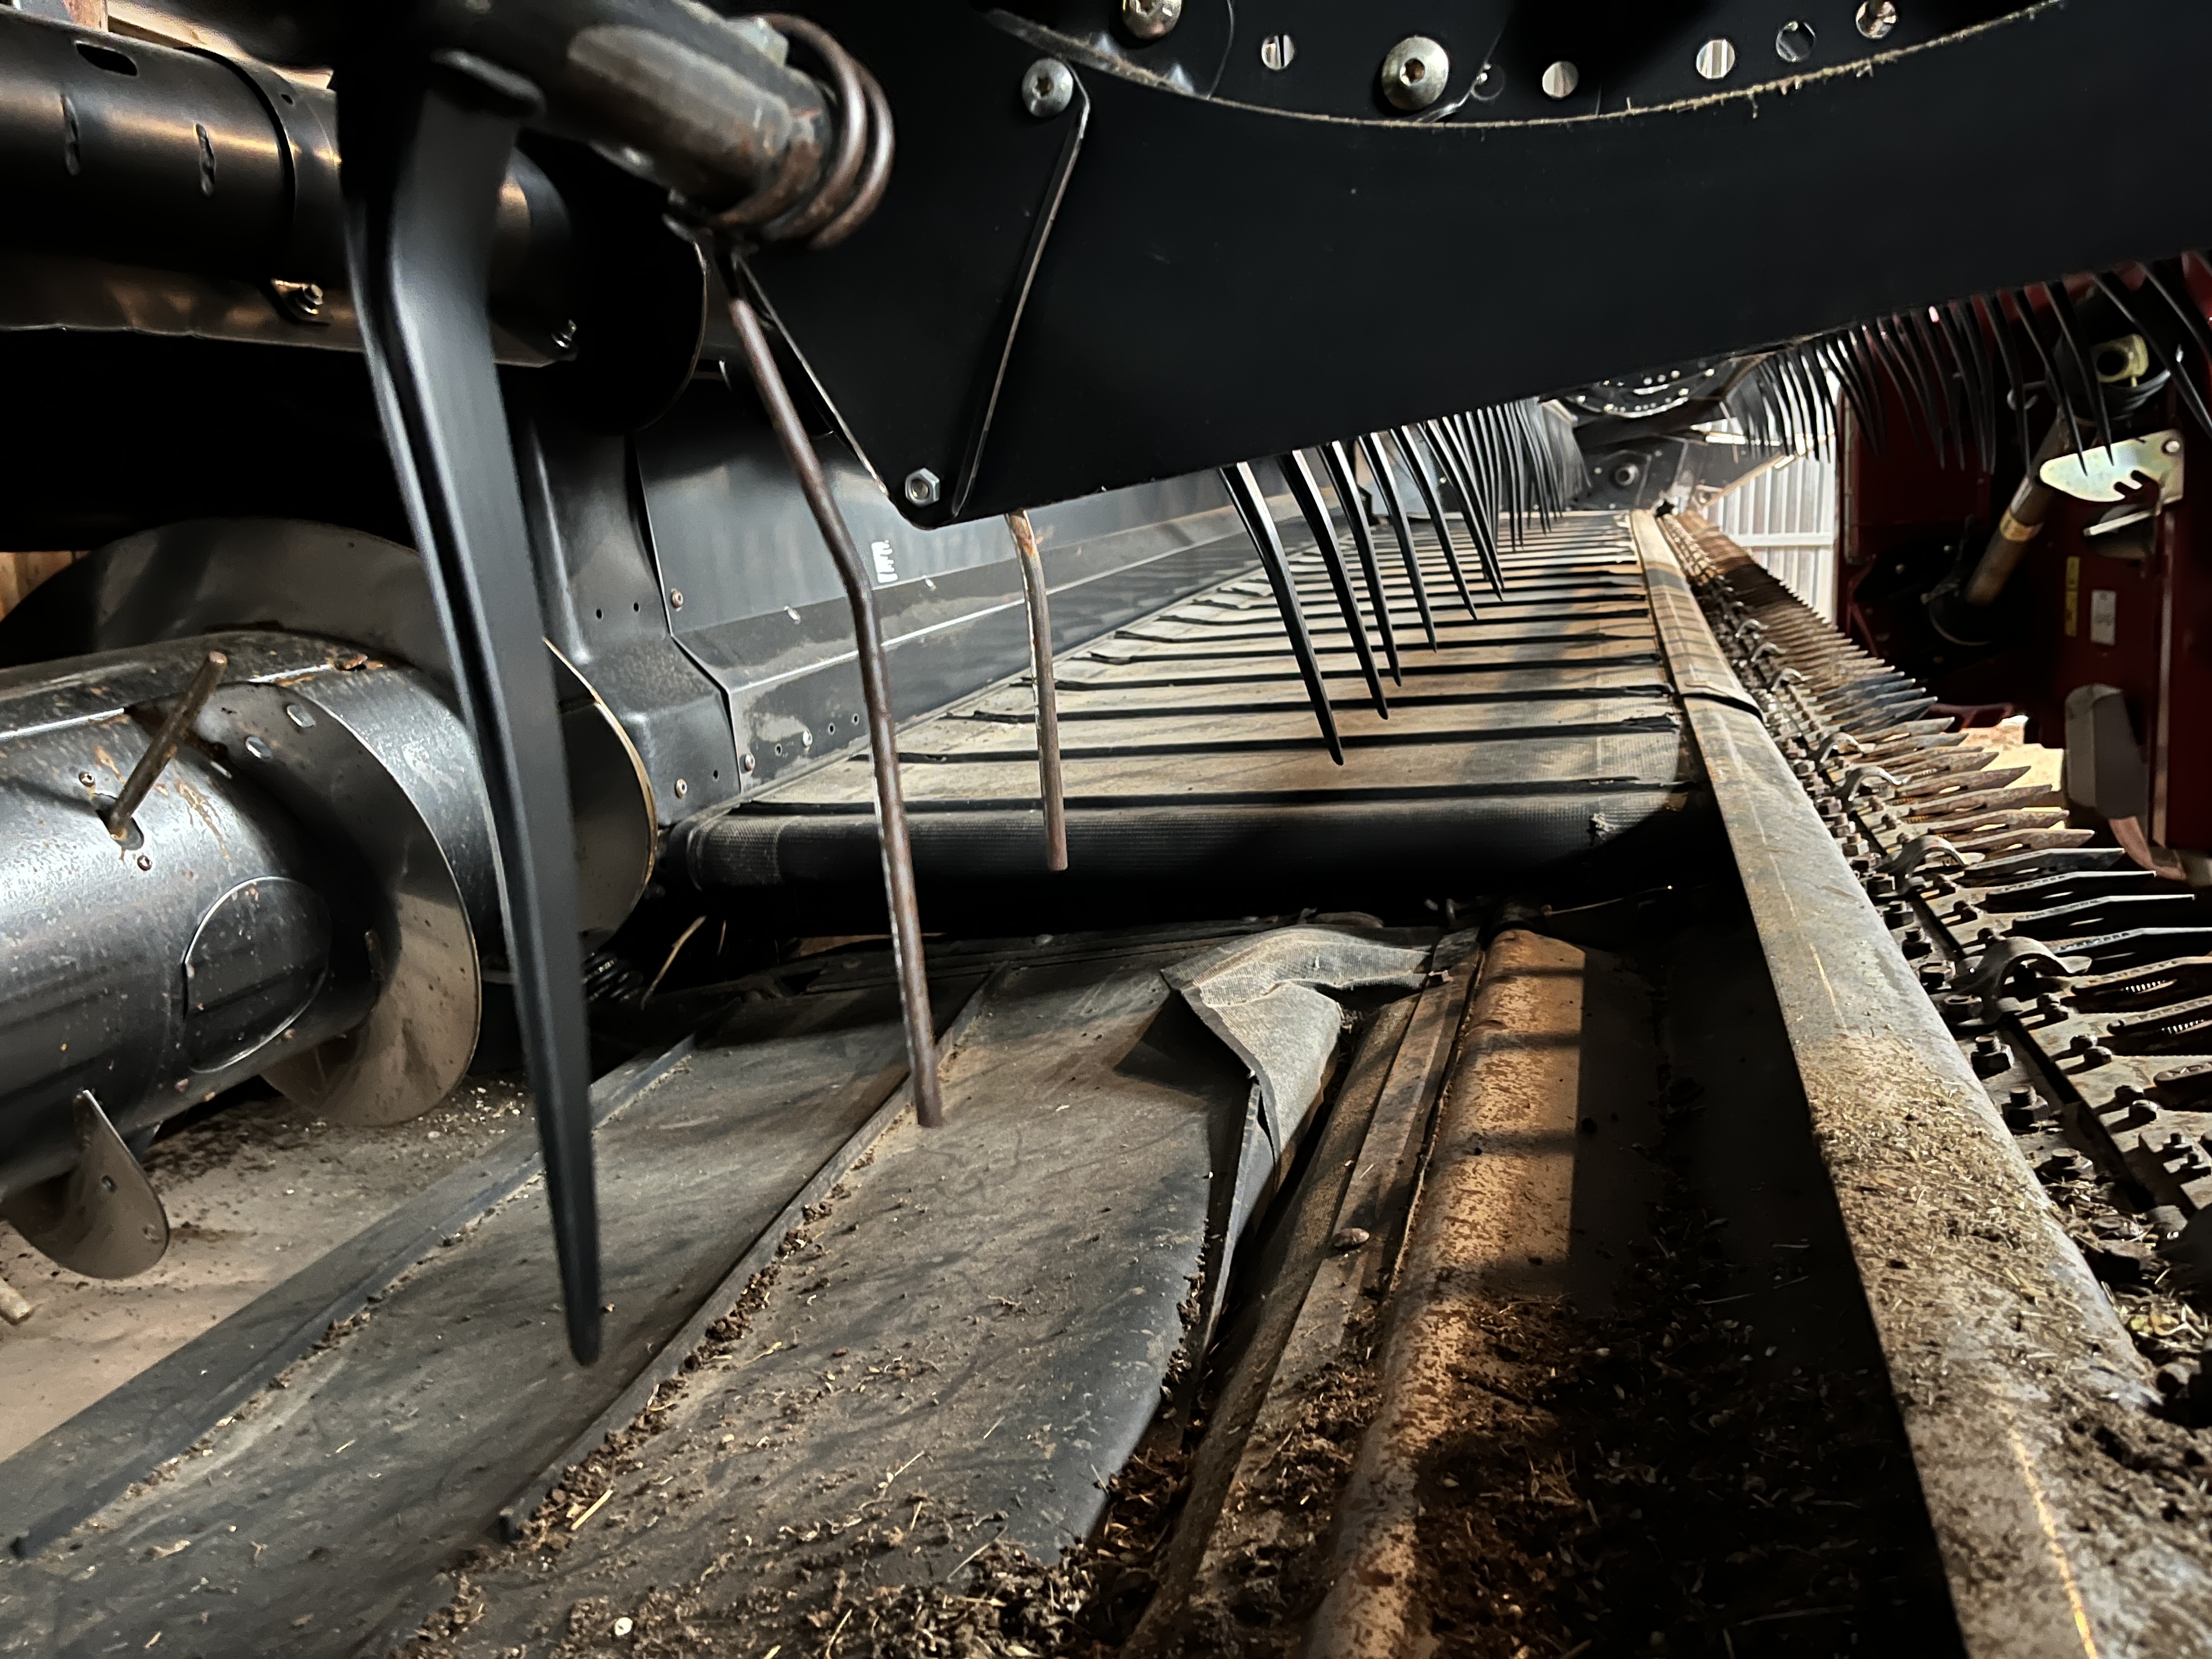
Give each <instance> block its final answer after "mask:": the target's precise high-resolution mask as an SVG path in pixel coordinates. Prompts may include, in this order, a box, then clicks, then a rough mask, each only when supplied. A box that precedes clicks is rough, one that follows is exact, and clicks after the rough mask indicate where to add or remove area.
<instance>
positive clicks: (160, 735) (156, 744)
mask: <svg viewBox="0 0 2212 1659" xmlns="http://www.w3.org/2000/svg"><path fill="white" fill-rule="evenodd" d="M229 666H230V659H229V658H228V657H226V656H225V655H223V653H222V652H220V651H210V652H209V653H207V660H206V661H205V662H203V663H202V664H201V665H200V666H199V672H197V674H194V675H193V676H192V683H191V684H190V685H188V686H186V687H185V695H184V696H181V697H179V698H178V699H177V705H176V707H175V708H172V709H171V710H169V717H168V719H167V720H163V721H162V722H161V730H160V731H158V732H155V734H154V741H153V742H152V743H150V744H147V745H146V752H145V753H144V754H143V755H141V756H139V757H138V764H137V765H136V766H134V767H132V768H131V776H130V778H129V780H128V781H125V784H124V786H123V793H121V794H119V795H118V796H117V797H116V798H115V799H113V800H112V801H111V802H110V803H109V804H108V806H107V809H106V811H103V812H102V813H101V814H100V822H101V823H104V824H106V826H107V833H108V834H109V835H111V836H114V837H115V839H116V840H117V841H118V842H127V841H129V840H130V839H131V818H132V817H133V816H134V815H135V814H136V813H137V811H138V808H139V807H140V806H141V805H143V804H144V802H145V799H146V797H147V795H148V793H150V792H151V791H152V789H153V787H154V786H155V784H157V783H159V782H160V781H161V774H162V772H163V771H165V770H166V769H167V767H168V764H169V763H170V762H171V761H173V760H174V759H175V758H176V757H177V750H178V747H179V745H180V744H183V742H184V740H185V732H187V731H189V730H190V729H191V723H192V722H193V721H194V720H197V719H198V718H199V713H200V710H201V709H203V708H206V707H207V700H208V699H209V698H210V697H211V696H214V695H215V689H216V686H218V685H220V684H222V671H223V670H224V669H226V668H228V667H229Z"/></svg>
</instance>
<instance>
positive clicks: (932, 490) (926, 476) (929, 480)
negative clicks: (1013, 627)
mask: <svg viewBox="0 0 2212 1659" xmlns="http://www.w3.org/2000/svg"><path fill="white" fill-rule="evenodd" d="M1063 67H1064V66H1063ZM900 488H902V489H904V490H905V491H906V498H907V500H908V501H911V502H912V503H913V504H914V505H915V506H916V507H934V506H936V505H937V498H938V496H939V495H940V494H942V493H943V491H944V488H945V486H944V484H943V483H942V482H941V481H940V480H939V478H938V476H937V475H936V474H935V473H934V472H932V471H930V470H929V469H928V468H927V467H926V466H918V467H916V468H915V470H914V471H911V472H909V473H908V474H907V475H906V482H905V483H903V484H902V485H901V486H900Z"/></svg>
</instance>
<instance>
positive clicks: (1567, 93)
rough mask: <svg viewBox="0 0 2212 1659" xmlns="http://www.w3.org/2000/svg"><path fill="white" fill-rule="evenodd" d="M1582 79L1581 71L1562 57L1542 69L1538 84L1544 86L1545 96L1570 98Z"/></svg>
mask: <svg viewBox="0 0 2212 1659" xmlns="http://www.w3.org/2000/svg"><path fill="white" fill-rule="evenodd" d="M1582 81H1583V72H1582V71H1581V70H1578V69H1577V68H1576V67H1575V66H1574V65H1573V64H1570V63H1569V62H1568V61H1567V60H1566V59H1565V58H1561V59H1559V62H1558V63H1556V64H1553V65H1552V66H1551V67H1550V68H1549V69H1547V70H1545V71H1544V74H1543V78H1542V79H1541V81H1540V82H1538V84H1539V85H1541V87H1542V88H1544V96H1545V97H1547V98H1571V97H1573V96H1574V95H1575V88H1577V87H1578V86H1580V85H1581V84H1582Z"/></svg>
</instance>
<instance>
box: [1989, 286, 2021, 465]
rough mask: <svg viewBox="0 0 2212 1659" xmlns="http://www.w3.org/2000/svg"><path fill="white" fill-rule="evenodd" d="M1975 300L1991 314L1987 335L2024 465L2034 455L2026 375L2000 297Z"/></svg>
mask: <svg viewBox="0 0 2212 1659" xmlns="http://www.w3.org/2000/svg"><path fill="white" fill-rule="evenodd" d="M1974 303H1975V304H1976V305H1978V306H1982V307H1986V308H1987V309H1988V311H1989V313H1990V337H1991V338H1992V339H1993V340H1995V341H1996V349H1997V363H1998V365H1999V367H2001V368H2002V369H2003V370H2004V378H2005V397H2006V398H2007V399H2008V401H2009V402H2010V403H2011V404H2012V417H2013V428H2014V435H2015V437H2016V438H2017V439H2018V440H2019V442H2020V458H2021V465H2023V466H2025V465H2027V463H2028V462H2029V461H2031V460H2033V459H2034V458H2035V440H2034V439H2033V437H2031V436H2030V435H2029V429H2028V424H2027V375H2026V374H2022V373H2021V367H2020V354H2019V353H2018V352H2017V351H2015V350H2014V349H2013V341H2012V325H2011V323H2009V322H2008V321H2007V320H2006V318H2005V310H2004V301H2003V299H2002V296H2000V295H1995V294H1992V295H1989V296H1988V297H1987V298H1986V299H1984V298H1979V297H1977V299H1976V300H1975V301H1974Z"/></svg>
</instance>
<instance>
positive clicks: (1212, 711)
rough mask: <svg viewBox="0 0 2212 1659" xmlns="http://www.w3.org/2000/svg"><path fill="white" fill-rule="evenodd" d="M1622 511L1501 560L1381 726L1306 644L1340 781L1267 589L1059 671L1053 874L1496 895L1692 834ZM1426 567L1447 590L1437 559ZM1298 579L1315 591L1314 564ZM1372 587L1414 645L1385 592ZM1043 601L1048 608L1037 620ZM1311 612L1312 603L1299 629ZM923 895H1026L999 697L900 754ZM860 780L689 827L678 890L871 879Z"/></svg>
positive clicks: (1342, 667) (1348, 674)
mask: <svg viewBox="0 0 2212 1659" xmlns="http://www.w3.org/2000/svg"><path fill="white" fill-rule="evenodd" d="M1625 525H1626V520H1624V519H1622V518H1621V517H1620V516H1619V515H1616V514H1598V513H1585V514H1574V515H1569V516H1567V517H1565V518H1563V519H1561V520H1558V521H1557V522H1555V524H1554V526H1553V528H1552V529H1551V530H1550V531H1547V532H1532V534H1531V535H1530V537H1529V538H1528V541H1527V543H1526V544H1524V546H1523V547H1522V550H1519V551H1518V552H1516V553H1509V554H1508V555H1507V557H1506V565H1507V568H1508V573H1509V576H1510V584H1509V586H1508V590H1507V598H1506V599H1504V601H1498V602H1492V603H1486V604H1485V605H1483V606H1482V608H1481V615H1480V619H1479V620H1476V621H1472V622H1470V621H1468V620H1467V619H1465V617H1463V616H1462V617H1455V618H1452V619H1448V620H1445V621H1443V622H1440V623H1439V624H1438V632H1439V635H1440V636H1441V641H1442V644H1441V648H1440V649H1438V650H1437V651H1435V652H1429V651H1426V650H1423V649H1419V648H1416V649H1413V650H1412V651H1409V652H1408V653H1407V664H1406V688H1405V690H1402V691H1401V692H1399V693H1397V694H1396V696H1395V702H1396V705H1397V706H1396V708H1394V710H1393V712H1392V716H1391V718H1390V719H1389V720H1388V721H1387V722H1386V721H1384V720H1381V719H1380V718H1379V717H1378V716H1377V715H1376V714H1375V713H1374V712H1373V711H1372V710H1371V709H1370V708H1366V707H1364V705H1362V704H1360V703H1359V702H1357V701H1356V699H1358V696H1359V687H1360V685H1361V684H1362V682H1361V678H1360V674H1359V670H1358V665H1356V663H1355V662H1354V661H1353V659H1352V653H1351V651H1350V650H1349V648H1348V645H1349V641H1348V636H1347V635H1346V631H1345V624H1344V623H1343V621H1342V619H1341V617H1337V618H1335V619H1334V620H1333V621H1329V622H1317V623H1316V625H1315V628H1314V633H1315V636H1316V646H1317V647H1318V649H1319V651H1320V653H1321V660H1322V671H1323V675H1324V678H1325V680H1326V681H1327V683H1328V684H1329V685H1330V686H1331V688H1332V691H1333V692H1334V693H1339V694H1340V695H1341V696H1342V697H1343V699H1344V702H1343V704H1342V706H1341V707H1340V708H1339V710H1338V719H1339V721H1340V728H1341V731H1342V732H1343V742H1344V745H1345V749H1346V765H1345V766H1343V767H1342V768H1338V767H1336V766H1334V765H1333V764H1331V763H1330V761H1329V758H1328V754H1327V753H1326V752H1325V750H1323V749H1322V746H1321V745H1320V744H1319V743H1318V742H1317V741H1316V738H1315V737H1314V734H1313V721H1312V717H1311V715H1310V714H1309V713H1308V712H1307V710H1306V706H1305V702H1304V690H1303V687H1302V684H1301V683H1300V681H1299V678H1298V675H1297V667H1296V665H1295V664H1294V663H1293V662H1292V660H1291V653H1290V651H1289V649H1288V646H1287V641H1286V639H1285V635H1284V632H1283V628H1282V623H1281V621H1280V618H1279V615H1278V614H1277V612H1276V610H1275V607H1274V605H1273V600H1272V599H1271V598H1270V596H1269V594H1268V592H1267V588H1266V585H1265V583H1264V582H1263V581H1262V580H1261V579H1260V578H1259V577H1257V576H1252V575H1245V576H1240V577H1238V578H1237V579H1236V580H1231V581H1229V582H1226V583H1225V584H1222V585H1221V586H1217V587H1215V588H1213V589H1212V590H1210V591H1208V592H1205V593H1203V594H1200V595H1199V596H1197V597H1195V598H1194V599H1190V600H1188V601H1186V602H1185V603H1183V604H1182V605H1176V606H1174V607H1172V608H1170V610H1168V611H1164V612H1162V613H1161V614H1159V615H1158V616H1156V617H1151V618H1148V619H1146V620H1145V621H1143V622H1141V623H1135V624H1133V625H1131V626H1128V627H1126V628H1123V629H1119V630H1117V631H1115V633H1113V634H1110V635H1107V636H1105V637H1103V638H1102V639H1098V640H1097V641H1094V642H1093V643H1091V645H1089V646H1087V647H1084V648H1083V649H1080V650H1078V651H1075V652H1073V653H1070V654H1068V655H1067V656H1065V657H1063V658H1062V659H1060V662H1059V663H1058V665H1057V666H1056V677H1057V679H1058V682H1059V686H1060V719H1061V721H1062V736H1061V744H1062V746H1061V755H1062V761H1063V767H1064V770H1065V775H1066V790H1067V807H1068V836H1069V848H1070V851H1069V870H1068V872H1067V875H1066V877H1064V878H1054V879H1060V880H1066V879H1071V878H1075V879H1098V880H1110V879H1117V878H1132V877H1139V876H1148V877H1155V878H1158V877H1174V878H1204V877H1206V876H1208V875H1209V874H1234V875H1237V876H1239V877H1243V876H1249V875H1251V874H1253V873H1255V872H1289V871H1297V872H1326V871H1328V870H1331V869H1342V868H1344V867H1346V865H1347V864H1348V863H1352V862H1354V861H1358V862H1364V863H1365V864H1366V865H1367V866H1369V867H1370V868H1373V867H1379V866H1383V864H1384V862H1385V861H1401V860H1402V861H1415V862H1428V863H1432V864H1442V863H1443V862H1445V861H1447V860H1451V861H1457V862H1458V863H1459V864H1460V865H1461V866H1462V867H1466V866H1468V865H1469V864H1473V865H1474V866H1475V867H1477V868H1479V869H1480V872H1481V878H1482V879H1485V880H1488V879H1493V878H1498V879H1503V878H1511V877H1516V876H1520V875H1525V874H1528V873H1529V872H1533V871H1534V870H1536V869H1539V868H1541V867H1544V866H1548V865H1553V864H1555V863H1557V862H1559V861H1560V860H1568V859H1571V858H1574V857H1577V856H1578V855H1581V854H1588V853H1589V852H1590V851H1591V850H1592V849H1593V848H1599V847H1601V846H1604V845H1607V844H1608V843H1610V842H1613V841H1614V840H1616V839H1618V838H1619V837H1620V836H1623V835H1625V834H1626V833H1628V832H1630V831H1631V830H1638V829H1641V830H1643V831H1644V834H1645V838H1646V839H1647V840H1650V841H1652V842H1658V843H1662V844H1663V845H1673V844H1675V843H1676V841H1677V838H1678V836H1694V835H1697V834H1699V829H1700V826H1702V824H1703V823H1704V819H1703V817H1702V816H1701V814H1700V813H1699V811H1697V810H1696V809H1697V808H1698V807H1699V805H1700V802H1701V799H1702V785H1701V782H1700V780H1699V774H1698V770H1697V764H1696V759H1695V755H1694V751H1693V750H1692V749H1691V748H1690V746H1689V744H1688V743H1687V741H1686V731H1685V728H1684V726H1683V721H1682V716H1681V709H1680V703H1679V702H1678V701H1677V700H1676V698H1675V696H1674V693H1673V692H1672V691H1671V690H1669V689H1668V684H1667V678H1666V672H1665V667H1664V665H1663V663H1662V659H1661V657H1660V653H1659V650H1658V644H1657V640H1656V636H1655V635H1654V632H1653V628H1652V621H1651V610H1650V598H1649V595H1648V593H1647V592H1646V591H1645V589H1644V584H1643V581H1642V579H1641V577H1640V575H1639V574H1638V570H1637V567H1636V564H1635V559H1634V552H1633V548H1632V544H1631V543H1630V541H1629V539H1628V537H1627V532H1626V528H1625ZM1419 533H1420V535H1421V538H1422V539H1421V543H1420V545H1421V547H1422V549H1423V557H1424V559H1425V561H1426V562H1427V568H1432V569H1433V570H1434V572H1435V580H1437V581H1442V580H1444V577H1443V569H1442V561H1441V557H1440V555H1439V553H1438V550H1437V546H1436V544H1435V542H1434V541H1433V539H1432V538H1430V536H1429V533H1428V532H1426V531H1423V532H1419ZM1293 566H1294V572H1295V574H1296V576H1297V580H1298V581H1299V582H1300V583H1301V584H1302V585H1304V586H1308V587H1310V589H1311V590H1312V591H1313V593H1314V597H1315V598H1316V599H1321V598H1322V593H1323V591H1324V589H1325V586H1326V579H1325V577H1324V576H1323V574H1322V570H1321V568H1320V566H1319V563H1318V561H1317V560H1316V559H1314V558H1313V557H1312V556H1310V554H1307V555H1303V556H1294V560H1293ZM1384 588H1385V592H1386V596H1387V599H1388V603H1389V606H1390V608H1391V611H1392V612H1393V616H1394V619H1402V625H1403V626H1404V627H1405V628H1406V629H1407V631H1408V633H1411V632H1413V628H1414V623H1413V616H1412V609H1413V598H1412V591H1411V588H1410V586H1408V584H1407V581H1406V580H1405V579H1404V577H1403V575H1402V574H1399V575H1397V576H1395V577H1392V578H1389V579H1387V580H1385V583H1384ZM1057 603H1058V601H1057V599H1055V604H1057ZM1325 614H1326V611H1325V609H1324V607H1323V606H1322V605H1316V607H1315V615H1316V617H1322V616H1323V615H1325ZM901 754H902V758H903V760H904V762H905V765H906V790H907V799H908V811H909V813H910V815H911V823H912V828H913V835H914V842H915V860H916V866H917V868H918V869H919V870H920V872H921V874H922V876H923V878H924V879H925V880H928V879H930V878H945V879H963V880H980V879H999V878H1004V879H1009V880H1012V879H1024V878H1036V879H1042V878H1043V872H1042V864H1041V861H1040V860H1039V859H1038V858H1037V856H1036V847H1037V845H1038V842H1037V836H1038V835H1039V833H1040V829H1039V826H1040V824H1041V822H1042V815H1041V810H1040V807H1039V805H1038V802H1037V799H1036V726H1035V720H1034V708H1033V703H1032V702H1031V700H1030V696H1029V694H1028V692H1027V691H1026V690H1025V689H1024V688H1021V687H1018V686H1013V685H1009V686H1005V687H1000V688H998V689H995V690H992V691H989V692H987V693H986V694H985V695H983V696H981V697H977V698H974V699H971V700H969V702H964V703H963V704H961V705H959V706H957V708H954V709H952V710H951V711H949V712H947V713H946V714H944V715H942V716H940V717H939V718H937V719H935V720H928V721H925V722H922V723H921V724H919V725H917V726H914V727H912V728H910V729H909V730H908V732H906V734H905V736H904V737H903V738H902V744H901ZM867 783H868V780H867V777H866V771H865V769H864V768H861V767H860V766H859V765H857V764H855V763H842V762H841V763H837V764H835V765H831V766H827V767H823V768H820V769H817V770H815V771H813V772H811V774H809V775H806V776H805V777H802V778H799V779H794V780H793V781H791V782H789V783H787V784H786V785H784V786H782V787H777V788H775V789H771V790H769V791H766V792H763V796H762V798H761V799H759V800H757V802H755V803H753V804H752V805H750V806H748V807H745V808H744V809H742V810H740V811H737V812H735V813H732V814H728V815H723V816H717V817H711V818H708V819H706V820H704V821H702V823H700V824H699V826H698V827H697V829H695V830H694V831H693V832H692V834H691V836H690V839H689V842H688V843H687V847H688V858H689V860H690V869H691V872H692V873H693V876H694V878H695V879H696V880H698V881H699V882H700V883H701V884H703V885H707V886H716V887H724V886H735V887H763V886H779V885H793V886H805V885H810V884H830V883H843V882H850V881H854V880H859V879H862V878H866V876H867V875H868V873H869V872H870V871H872V867H873V860H874V858H875V853H874V842H873V839H872V837H873V833H874V832H873V829H872V821H871V818H870V816H869V814H870V805H869V803H870V797H869V794H868V790H867Z"/></svg>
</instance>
